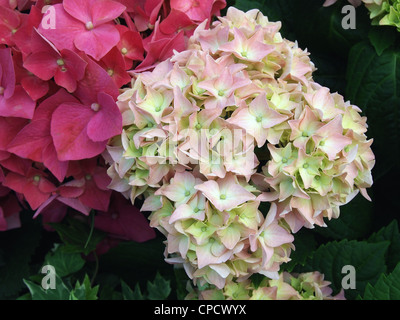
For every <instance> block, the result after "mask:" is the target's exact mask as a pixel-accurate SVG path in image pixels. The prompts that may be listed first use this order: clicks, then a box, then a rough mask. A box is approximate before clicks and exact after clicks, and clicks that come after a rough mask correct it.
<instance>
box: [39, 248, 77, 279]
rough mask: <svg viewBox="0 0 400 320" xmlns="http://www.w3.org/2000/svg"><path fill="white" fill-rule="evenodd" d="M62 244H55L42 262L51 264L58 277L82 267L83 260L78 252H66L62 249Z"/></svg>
mask: <svg viewBox="0 0 400 320" xmlns="http://www.w3.org/2000/svg"><path fill="white" fill-rule="evenodd" d="M64 247H65V246H63V245H56V247H55V249H54V251H50V252H49V253H48V254H47V255H46V258H45V262H44V264H49V265H52V266H53V267H54V268H55V269H56V272H57V275H58V276H60V277H65V276H68V275H70V274H72V273H75V272H77V271H79V270H81V269H82V268H83V266H84V265H85V260H83V259H82V257H81V255H80V253H67V252H64V251H63V248H64Z"/></svg>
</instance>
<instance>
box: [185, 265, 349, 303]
mask: <svg viewBox="0 0 400 320" xmlns="http://www.w3.org/2000/svg"><path fill="white" fill-rule="evenodd" d="M329 285H330V282H329V281H324V275H322V274H320V273H319V272H308V273H300V274H290V273H288V272H282V273H281V274H280V276H279V279H276V280H270V279H268V278H264V279H263V280H262V281H261V283H260V284H259V285H258V286H257V287H255V286H254V285H253V284H252V283H251V281H250V280H245V281H242V282H234V281H231V282H229V283H228V284H227V285H226V286H225V287H224V288H223V289H215V288H214V289H204V290H197V289H193V288H191V286H190V284H189V285H188V287H189V291H190V292H189V294H188V295H187V296H186V300H345V297H344V291H343V289H342V290H341V292H340V293H339V294H337V295H336V296H332V289H331V288H330V287H329Z"/></svg>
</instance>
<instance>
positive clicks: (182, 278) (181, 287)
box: [174, 268, 189, 300]
mask: <svg viewBox="0 0 400 320" xmlns="http://www.w3.org/2000/svg"><path fill="white" fill-rule="evenodd" d="M174 274H175V283H176V297H177V299H178V300H184V299H185V297H186V296H187V294H188V290H187V289H186V285H187V283H188V281H189V278H188V276H187V274H186V272H185V270H184V268H174Z"/></svg>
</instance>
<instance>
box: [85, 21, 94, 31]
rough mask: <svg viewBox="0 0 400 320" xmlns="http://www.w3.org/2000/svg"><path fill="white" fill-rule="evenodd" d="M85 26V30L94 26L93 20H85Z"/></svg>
mask: <svg viewBox="0 0 400 320" xmlns="http://www.w3.org/2000/svg"><path fill="white" fill-rule="evenodd" d="M85 27H86V29H87V30H92V29H93V28H94V25H93V22H92V21H88V22H86V24H85Z"/></svg>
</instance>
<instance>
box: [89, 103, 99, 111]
mask: <svg viewBox="0 0 400 320" xmlns="http://www.w3.org/2000/svg"><path fill="white" fill-rule="evenodd" d="M90 109H92V110H93V111H95V112H97V111H99V110H100V105H99V104H98V103H96V102H95V103H92V104H91V106H90Z"/></svg>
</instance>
